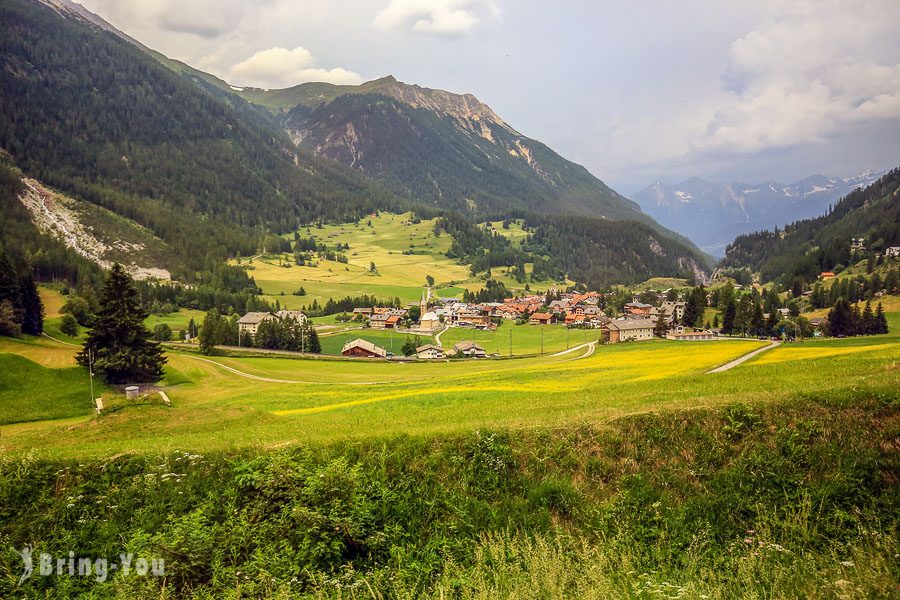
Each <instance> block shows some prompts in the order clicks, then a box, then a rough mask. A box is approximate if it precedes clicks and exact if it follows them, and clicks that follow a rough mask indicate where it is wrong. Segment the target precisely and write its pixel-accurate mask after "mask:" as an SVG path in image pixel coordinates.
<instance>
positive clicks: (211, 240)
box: [0, 0, 709, 285]
mask: <svg viewBox="0 0 900 600" xmlns="http://www.w3.org/2000/svg"><path fill="white" fill-rule="evenodd" d="M0 71H2V72H3V77H2V78H0V150H2V151H4V152H6V153H8V155H9V157H10V160H11V161H12V164H14V165H15V168H18V169H19V170H21V171H22V173H23V174H24V176H26V177H28V178H30V180H29V181H31V182H33V183H31V184H30V185H40V186H45V187H46V188H47V189H48V190H50V192H49V193H55V192H60V193H62V194H65V195H66V197H67V198H69V199H70V200H71V201H73V202H76V203H77V202H88V203H91V204H95V205H98V206H101V207H103V208H104V209H107V210H108V211H110V212H111V213H113V214H114V215H116V216H118V217H121V218H125V219H128V220H130V221H132V222H134V223H135V224H136V225H137V226H138V227H141V228H144V229H145V230H146V231H147V232H148V233H149V234H150V235H151V236H152V239H154V240H159V242H160V243H161V244H163V245H164V247H163V248H161V250H160V252H159V255H160V256H167V257H170V260H171V264H167V265H143V266H146V267H154V266H164V267H165V268H166V269H167V270H168V271H170V272H171V273H172V274H173V276H175V277H176V278H179V279H185V280H188V281H190V280H192V278H193V279H196V278H198V277H203V275H202V274H203V273H207V272H209V270H210V269H212V268H213V265H217V264H219V265H220V264H222V262H223V259H224V258H227V257H228V256H234V255H236V254H242V255H247V254H250V253H254V252H256V251H258V249H259V248H261V247H264V246H265V245H266V244H265V239H266V238H267V236H272V235H273V234H280V233H286V232H289V231H293V230H296V229H297V227H299V226H301V225H307V224H310V223H313V222H316V221H322V220H327V221H332V222H335V221H338V222H340V221H352V220H358V219H359V218H360V217H361V216H363V215H365V214H367V213H370V212H372V211H377V210H390V211H406V210H413V211H415V212H416V213H417V214H418V215H419V216H422V217H424V218H431V217H435V216H440V215H446V214H449V213H454V214H459V215H462V218H463V219H465V220H467V221H468V222H469V223H470V225H475V224H477V223H479V222H484V221H485V220H487V219H488V218H494V219H497V218H500V219H504V218H512V217H521V218H524V219H526V220H527V221H528V222H530V223H533V227H534V232H533V233H534V234H535V235H536V239H537V240H540V245H539V247H538V246H537V245H535V247H534V249H533V250H528V251H527V252H530V254H529V255H527V256H521V257H520V260H524V261H525V262H533V261H535V260H538V259H540V260H542V261H545V262H546V261H550V262H551V263H554V264H549V266H548V267H547V270H548V272H553V273H554V274H555V275H558V276H563V275H565V273H566V272H574V270H575V269H578V270H580V271H581V272H584V273H586V274H590V276H591V277H592V278H593V281H592V283H593V284H594V285H602V284H609V283H616V282H632V281H640V280H641V279H642V278H646V277H649V276H652V275H662V276H685V275H696V276H699V277H700V278H702V276H703V274H704V271H706V272H708V268H709V261H708V259H707V257H705V256H704V255H703V254H702V253H701V252H700V251H699V250H698V249H697V248H696V247H694V246H693V245H692V244H691V243H690V242H689V241H688V240H687V239H686V238H684V237H682V236H680V235H678V234H675V233H674V232H672V231H670V230H667V229H666V228H664V227H662V226H661V225H659V224H658V223H656V222H655V221H654V220H653V219H652V218H651V217H650V216H648V215H647V214H645V213H643V212H642V211H641V210H640V208H639V207H638V205H637V204H635V203H634V202H632V201H630V200H628V199H626V198H624V197H623V196H621V195H620V194H618V193H616V192H615V191H613V190H611V189H610V188H609V187H608V186H606V185H605V184H604V183H603V182H602V181H600V180H599V179H598V178H596V177H594V176H593V175H592V174H590V173H589V172H588V171H587V170H586V169H584V168H583V167H581V166H579V165H576V164H574V163H572V162H570V161H567V160H565V159H564V158H562V157H560V156H559V155H558V154H556V153H555V152H553V151H552V150H551V149H550V148H548V147H547V146H545V145H544V144H541V143H540V142H538V141H536V140H532V139H529V138H527V137H525V136H523V135H522V134H520V133H518V132H517V131H516V130H515V129H514V128H513V127H512V126H511V125H509V124H507V123H506V122H505V121H504V120H503V119H502V118H501V117H500V116H499V115H497V114H496V113H495V112H494V111H493V110H492V109H490V108H489V107H488V106H487V105H485V104H484V103H482V102H480V101H479V100H478V99H477V98H475V97H474V96H471V95H468V94H453V93H449V92H444V91H440V90H432V89H427V88H422V87H419V86H415V85H410V84H404V83H401V82H399V81H397V80H396V79H394V78H392V77H386V78H382V79H379V80H375V81H372V82H369V83H367V84H363V85H361V86H332V85H329V84H322V83H317V84H303V85H299V86H294V87H292V88H288V89H286V90H257V89H250V88H239V87H237V86H233V85H230V84H228V83H226V82H224V81H222V80H221V79H219V78H217V77H215V76H213V75H210V74H208V73H203V72H202V71H199V70H197V69H194V68H193V67H191V66H189V65H186V64H185V63H182V62H179V61H174V60H171V59H169V58H167V57H165V56H163V55H162V54H160V53H159V52H156V51H154V50H152V49H149V48H147V47H146V46H144V45H143V44H141V43H140V42H138V41H136V40H134V39H133V38H131V37H129V36H127V35H126V34H124V33H122V32H120V31H118V30H116V29H115V28H114V27H112V26H111V25H109V24H108V23H106V22H105V21H104V20H103V19H102V18H100V17H99V16H97V15H94V14H92V13H89V12H88V11H86V10H85V9H84V8H83V7H81V6H80V5H78V4H76V3H74V2H71V1H69V0H7V1H5V2H3V3H2V4H0ZM9 177H11V178H13V179H15V177H17V176H16V175H15V174H14V173H11V174H10V175H9ZM13 187H15V186H13ZM10 189H13V188H10ZM46 197H50V196H49V195H48V196H46ZM23 203H24V200H23ZM10 214H12V213H10ZM570 218H579V219H582V220H581V221H580V222H578V223H577V224H575V223H573V222H571V221H569V220H562V219H570ZM104 219H106V220H108V218H107V217H104ZM612 221H615V222H616V224H615V231H613V229H612V228H611V227H610V225H611V222H612ZM0 224H2V223H0ZM18 225H23V224H18ZM125 230H127V229H122V231H125ZM457 231H460V232H462V231H469V230H468V229H466V228H462V227H461V228H457ZM612 233H615V235H611V234H612ZM573 236H579V237H581V238H583V239H585V240H588V241H590V243H589V244H586V245H585V246H584V249H583V250H582V251H581V252H580V253H579V254H578V255H577V256H572V257H567V258H565V259H563V258H559V257H562V256H563V255H564V254H565V253H566V250H567V249H571V248H572V247H574V243H573V240H572V239H571V238H572V237H573ZM25 239H29V238H25ZM148 239H150V238H148ZM614 239H615V240H618V241H616V242H613V240H614ZM626 239H627V240H628V242H627V244H624V245H623V243H622V241H623V240H626ZM14 250H15V251H17V252H21V249H14ZM39 250H40V249H39V248H32V249H30V250H29V252H31V253H32V254H31V255H32V256H33V255H34V253H35V252H38V251H39ZM481 253H482V254H483V253H484V251H483V250H482V251H481ZM24 258H25V257H24V256H23V260H24Z"/></svg>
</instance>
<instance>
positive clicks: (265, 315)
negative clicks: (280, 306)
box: [238, 312, 278, 336]
mask: <svg viewBox="0 0 900 600" xmlns="http://www.w3.org/2000/svg"><path fill="white" fill-rule="evenodd" d="M277 319H278V317H276V316H275V315H273V314H272V313H270V312H248V313H247V314H246V315H244V316H243V317H241V318H240V319H238V330H239V331H240V333H241V334H243V335H249V336H254V335H256V331H257V330H258V329H259V326H260V325H261V324H262V323H264V322H266V321H275V320H277Z"/></svg>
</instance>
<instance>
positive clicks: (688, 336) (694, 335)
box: [666, 331, 720, 342]
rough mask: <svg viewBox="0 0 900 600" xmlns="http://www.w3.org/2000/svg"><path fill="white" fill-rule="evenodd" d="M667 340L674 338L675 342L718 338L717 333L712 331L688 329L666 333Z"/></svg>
mask: <svg viewBox="0 0 900 600" xmlns="http://www.w3.org/2000/svg"><path fill="white" fill-rule="evenodd" d="M666 339H667V340H675V341H676V342H701V341H704V340H718V339H720V338H719V334H718V333H715V332H712V331H688V332H684V331H683V332H680V333H669V334H667V335H666Z"/></svg>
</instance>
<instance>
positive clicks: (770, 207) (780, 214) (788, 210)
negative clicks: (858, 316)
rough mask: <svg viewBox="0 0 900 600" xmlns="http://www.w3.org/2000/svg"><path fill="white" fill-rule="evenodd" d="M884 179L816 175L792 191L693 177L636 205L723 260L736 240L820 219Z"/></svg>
mask: <svg viewBox="0 0 900 600" xmlns="http://www.w3.org/2000/svg"><path fill="white" fill-rule="evenodd" d="M884 173H885V172H884V171H877V172H876V171H864V172H862V173H859V174H858V175H854V176H852V177H844V178H831V177H826V176H824V175H813V176H811V177H807V178H805V179H802V180H800V181H797V182H795V183H791V184H788V185H785V184H781V183H776V182H765V183H759V184H752V185H751V184H746V183H712V182H709V181H705V180H703V179H700V178H699V177H692V178H691V179H688V180H686V181H683V182H681V183H679V184H677V185H666V184H664V183H655V184H653V185H651V186H650V187H648V188H646V189H644V190H641V191H640V192H638V193H636V194H634V195H633V196H632V199H633V200H634V201H635V202H637V203H638V204H639V205H640V206H641V208H642V209H643V210H644V211H645V212H646V213H647V214H649V215H650V216H652V217H653V218H654V219H656V220H657V221H659V222H660V223H661V224H663V225H665V226H666V227H669V228H671V229H674V230H675V231H677V232H679V233H682V234H684V235H686V236H687V237H689V238H690V239H691V240H692V241H693V242H694V243H695V244H697V245H698V246H700V248H701V249H703V250H704V251H706V252H709V253H710V254H713V255H714V256H719V257H721V256H724V254H725V247H726V245H727V244H729V243H730V242H731V241H732V240H734V238H735V237H737V236H739V235H741V234H745V233H750V232H753V231H761V230H764V229H774V228H775V227H782V226H784V225H785V224H787V223H790V222H793V221H798V220H803V219H810V218H813V217H817V216H819V215H822V214H824V213H825V212H827V211H828V209H829V207H830V206H832V205H834V204H835V203H836V202H837V201H838V200H840V199H841V198H842V197H843V196H845V195H847V194H848V193H850V192H852V191H853V190H855V189H858V188H861V187H866V186H867V185H869V184H871V183H873V182H874V181H876V180H877V179H879V178H880V177H881V176H882V175H884Z"/></svg>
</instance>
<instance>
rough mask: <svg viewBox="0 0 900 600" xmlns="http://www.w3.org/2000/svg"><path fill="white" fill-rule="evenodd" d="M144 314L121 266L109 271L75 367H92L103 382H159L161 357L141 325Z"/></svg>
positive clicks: (129, 279)
mask: <svg viewBox="0 0 900 600" xmlns="http://www.w3.org/2000/svg"><path fill="white" fill-rule="evenodd" d="M146 318H147V312H146V311H145V310H144V309H143V308H142V307H141V305H140V303H139V302H138V298H137V290H135V288H134V285H133V283H132V281H131V277H129V276H128V273H126V272H125V269H124V268H123V267H122V265H120V264H118V263H116V264H114V265H113V266H112V269H110V272H109V274H108V276H107V278H106V282H105V283H104V284H103V292H102V293H101V295H100V310H99V311H98V312H97V315H96V318H95V321H94V325H93V328H92V329H91V330H90V332H89V333H88V337H87V340H86V341H85V342H84V346H83V347H82V349H81V352H79V353H78V355H77V356H76V360H77V361H78V364H80V365H82V366H83V367H86V368H91V365H93V369H94V371H96V372H97V373H99V374H100V375H101V377H102V378H103V379H104V381H106V382H107V383H111V384H121V383H153V382H156V381H159V380H160V379H162V375H163V365H165V363H166V358H165V356H163V351H162V348H161V347H160V346H159V344H157V343H155V342H153V341H151V340H150V331H149V330H148V329H147V327H146V326H145V325H144V319H146Z"/></svg>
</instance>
